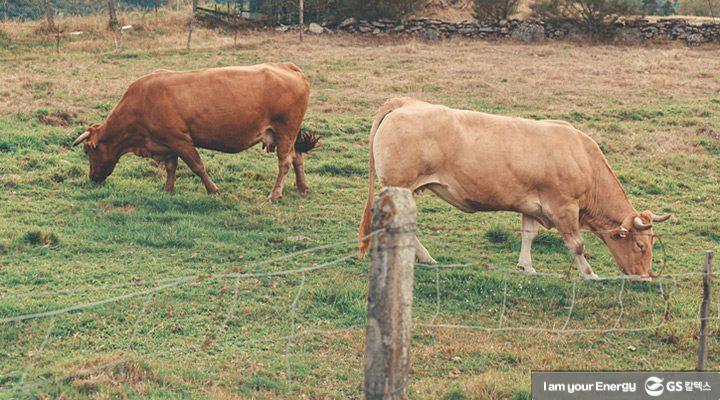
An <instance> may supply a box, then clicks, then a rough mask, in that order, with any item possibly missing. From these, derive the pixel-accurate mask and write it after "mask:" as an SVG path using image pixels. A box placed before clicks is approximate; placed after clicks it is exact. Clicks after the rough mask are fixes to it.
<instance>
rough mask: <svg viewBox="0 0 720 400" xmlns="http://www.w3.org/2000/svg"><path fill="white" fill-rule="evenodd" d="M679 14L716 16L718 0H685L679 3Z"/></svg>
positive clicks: (718, 9)
mask: <svg viewBox="0 0 720 400" xmlns="http://www.w3.org/2000/svg"><path fill="white" fill-rule="evenodd" d="M678 12H679V14H680V15H696V16H698V17H712V16H714V17H717V16H719V15H720V0H685V1H683V2H681V3H680V9H679V10H678Z"/></svg>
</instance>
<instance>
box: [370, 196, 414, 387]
mask: <svg viewBox="0 0 720 400" xmlns="http://www.w3.org/2000/svg"><path fill="white" fill-rule="evenodd" d="M416 215H417V208H416V207H415V201H414V200H413V198H412V192H410V191H409V190H407V189H401V188H393V187H391V188H386V189H383V190H382V191H381V192H380V195H379V196H378V198H377V199H376V200H375V204H374V206H373V219H372V231H373V232H376V231H380V232H378V233H376V234H375V235H374V236H373V237H372V240H371V249H370V256H371V264H370V274H369V283H370V287H369V291H368V305H367V322H366V326H365V382H364V385H363V395H364V398H365V399H367V400H375V399H407V393H406V391H407V385H408V374H409V372H410V335H411V325H412V301H413V280H414V267H415V247H414V244H415V242H414V240H415V217H416Z"/></svg>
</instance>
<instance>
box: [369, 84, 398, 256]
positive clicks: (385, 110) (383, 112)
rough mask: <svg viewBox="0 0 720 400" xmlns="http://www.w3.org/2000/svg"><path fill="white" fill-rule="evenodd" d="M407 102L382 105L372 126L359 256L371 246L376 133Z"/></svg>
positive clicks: (395, 100) (392, 102) (395, 101)
mask: <svg viewBox="0 0 720 400" xmlns="http://www.w3.org/2000/svg"><path fill="white" fill-rule="evenodd" d="M405 103H406V99H404V98H400V99H392V100H389V101H387V102H386V103H385V104H383V106H382V107H380V110H379V111H378V113H377V115H376V116H375V120H373V124H372V128H370V157H369V159H370V161H369V170H370V186H369V187H368V196H367V200H366V201H365V211H363V215H362V219H361V220H360V228H359V229H358V241H359V245H358V258H363V257H365V254H366V253H367V250H368V247H370V225H371V224H372V205H373V200H374V199H375V156H374V155H373V143H374V141H375V133H377V130H378V128H379V127H380V124H381V123H382V121H383V119H384V118H385V117H386V116H387V115H388V114H390V113H391V112H393V111H394V110H396V109H398V108H400V107H402V106H403V105H404V104H405Z"/></svg>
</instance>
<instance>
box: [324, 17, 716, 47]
mask: <svg viewBox="0 0 720 400" xmlns="http://www.w3.org/2000/svg"><path fill="white" fill-rule="evenodd" d="M323 28H324V29H322V30H325V31H328V32H332V31H335V30H339V31H345V32H349V33H360V34H367V35H381V34H410V35H417V36H419V37H422V38H424V39H428V40H439V39H441V38H446V37H454V36H462V37H475V38H503V37H512V38H514V39H516V40H521V41H526V42H532V41H538V40H544V39H561V38H564V37H567V36H571V35H575V34H576V33H574V32H573V30H572V28H570V27H569V26H566V25H560V24H557V25H556V24H551V23H547V22H543V21H532V20H516V19H512V20H501V21H497V22H486V23H477V22H467V21H463V22H446V21H440V20H436V19H428V18H418V19H411V20H404V21H392V20H382V19H381V20H378V21H365V20H358V19H356V18H348V19H346V20H344V21H342V22H338V23H328V24H325V25H323ZM322 30H321V31H322ZM616 40H620V41H644V40H682V41H684V42H685V43H687V44H688V45H699V44H702V43H706V42H717V41H720V23H704V24H700V25H695V24H689V23H688V22H687V21H685V20H683V19H662V20H658V21H653V22H651V21H648V20H643V19H634V20H628V21H624V22H622V23H619V24H618V35H617V39H616Z"/></svg>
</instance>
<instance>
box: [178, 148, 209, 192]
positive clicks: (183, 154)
mask: <svg viewBox="0 0 720 400" xmlns="http://www.w3.org/2000/svg"><path fill="white" fill-rule="evenodd" d="M178 153H179V155H180V158H182V160H183V161H185V164H187V166H188V167H190V170H191V171H192V172H194V173H195V175H197V176H199V177H200V179H201V180H202V183H203V185H205V190H207V192H208V193H209V194H214V193H217V191H218V187H217V186H216V185H215V183H214V182H213V181H212V179H210V175H208V174H207V172H206V171H205V165H203V162H202V160H201V159H200V154H198V152H197V150H196V149H195V147H193V146H188V147H185V148H184V149H182V151H179V152H178Z"/></svg>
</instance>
